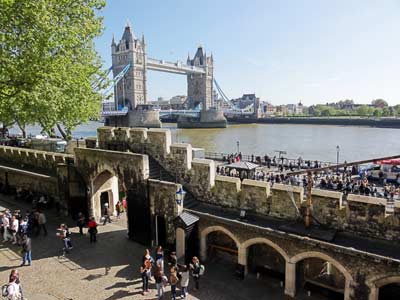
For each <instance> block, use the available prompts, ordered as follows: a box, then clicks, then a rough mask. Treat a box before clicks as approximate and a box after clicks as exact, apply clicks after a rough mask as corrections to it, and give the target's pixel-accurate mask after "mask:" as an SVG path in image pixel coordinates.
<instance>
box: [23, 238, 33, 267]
mask: <svg viewBox="0 0 400 300" xmlns="http://www.w3.org/2000/svg"><path fill="white" fill-rule="evenodd" d="M21 246H22V255H23V256H22V264H21V267H22V266H25V263H26V262H28V265H29V266H31V265H32V244H31V238H30V237H28V236H27V235H26V234H24V235H23V236H22V240H21Z"/></svg>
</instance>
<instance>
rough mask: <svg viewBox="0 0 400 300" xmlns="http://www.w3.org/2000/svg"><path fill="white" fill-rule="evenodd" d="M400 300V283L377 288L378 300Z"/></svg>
mask: <svg viewBox="0 0 400 300" xmlns="http://www.w3.org/2000/svg"><path fill="white" fill-rule="evenodd" d="M398 299H400V282H394V283H389V284H387V285H384V286H381V287H380V288H379V298H378V300H398Z"/></svg>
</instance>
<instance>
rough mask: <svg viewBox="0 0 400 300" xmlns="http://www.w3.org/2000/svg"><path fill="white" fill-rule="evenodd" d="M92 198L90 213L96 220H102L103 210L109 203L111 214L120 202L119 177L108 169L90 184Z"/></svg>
mask: <svg viewBox="0 0 400 300" xmlns="http://www.w3.org/2000/svg"><path fill="white" fill-rule="evenodd" d="M90 186H91V193H90V195H91V197H90V203H89V211H90V214H91V215H92V216H94V217H95V219H96V220H100V218H101V216H102V210H103V209H104V205H105V203H106V202H107V203H108V206H109V208H110V211H111V213H113V212H114V208H115V204H116V203H117V201H118V197H119V195H118V177H117V176H116V175H115V174H114V173H113V172H112V171H111V170H108V169H105V170H104V171H102V172H101V173H100V174H97V175H96V176H95V177H94V178H93V179H92V180H91V182H90Z"/></svg>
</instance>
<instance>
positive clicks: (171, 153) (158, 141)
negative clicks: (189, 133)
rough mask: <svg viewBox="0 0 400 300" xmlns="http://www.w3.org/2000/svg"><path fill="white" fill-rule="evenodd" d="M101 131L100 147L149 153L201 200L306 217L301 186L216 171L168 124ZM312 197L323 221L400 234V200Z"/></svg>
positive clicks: (374, 233) (316, 192)
mask: <svg viewBox="0 0 400 300" xmlns="http://www.w3.org/2000/svg"><path fill="white" fill-rule="evenodd" d="M98 132H99V134H98V139H99V141H98V142H99V146H100V147H104V148H105V149H116V148H118V147H122V148H121V149H120V150H121V151H122V150H124V151H125V150H127V149H129V150H131V151H139V152H140V153H146V154H148V155H149V156H151V157H152V158H154V159H156V160H157V161H158V162H159V163H160V164H161V165H162V166H163V167H164V168H165V169H166V170H167V171H168V172H170V173H171V174H173V175H176V178H177V179H178V181H179V182H180V183H182V184H183V185H184V186H185V188H186V189H188V190H190V191H191V193H192V194H194V195H195V196H196V198H197V199H198V200H199V201H203V202H206V203H210V204H214V205H218V206H222V207H227V208H233V209H235V208H236V209H245V210H248V211H249V212H251V213H256V214H261V215H265V216H273V217H277V218H284V219H296V218H299V217H300V218H301V217H302V216H301V212H302V211H304V209H305V207H306V201H305V195H304V189H303V188H302V187H299V186H293V185H285V184H274V185H273V186H270V184H269V183H267V182H261V181H255V180H249V179H245V180H243V181H240V179H239V178H235V177H228V176H220V175H216V171H215V162H214V161H212V160H209V159H193V158H192V146H191V145H190V144H186V143H180V144H179V143H177V144H172V143H171V132H170V131H169V130H167V129H144V128H111V127H102V128H99V130H98ZM311 198H312V203H313V206H312V212H313V216H314V217H315V218H316V220H318V222H320V223H321V224H325V225H327V226H330V227H332V228H336V229H340V230H349V231H353V232H357V233H362V234H363V235H367V236H370V237H376V238H382V237H383V238H386V239H394V238H397V237H400V227H399V223H400V204H396V205H394V207H393V206H390V205H388V204H387V203H386V199H382V198H375V197H367V196H362V195H353V194H349V195H348V196H347V201H344V199H343V194H342V193H341V192H336V191H328V190H321V189H315V188H314V189H312V194H311Z"/></svg>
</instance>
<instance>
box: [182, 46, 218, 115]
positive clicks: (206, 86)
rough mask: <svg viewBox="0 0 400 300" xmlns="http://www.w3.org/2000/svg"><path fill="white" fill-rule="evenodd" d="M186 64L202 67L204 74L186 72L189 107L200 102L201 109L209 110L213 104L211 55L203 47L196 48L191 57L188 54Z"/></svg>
mask: <svg viewBox="0 0 400 300" xmlns="http://www.w3.org/2000/svg"><path fill="white" fill-rule="evenodd" d="M186 64H187V65H189V66H196V67H200V68H203V69H204V70H205V74H193V73H192V74H188V75H187V83H188V93H187V96H188V103H189V108H191V109H193V108H195V107H197V106H198V105H199V104H200V103H201V104H202V106H203V110H204V111H205V110H209V109H210V108H211V107H213V106H214V101H213V76H214V75H213V71H214V60H213V56H212V54H211V56H208V57H207V54H206V52H205V51H203V47H202V46H199V47H198V48H197V51H196V54H195V55H194V57H193V59H191V58H190V56H189V55H188V58H187V61H186Z"/></svg>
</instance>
